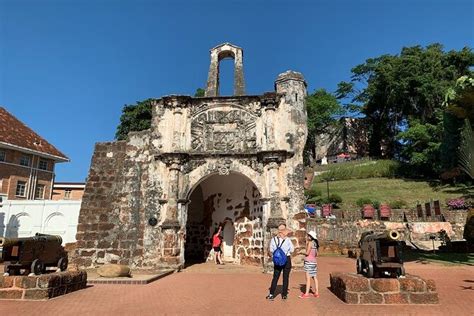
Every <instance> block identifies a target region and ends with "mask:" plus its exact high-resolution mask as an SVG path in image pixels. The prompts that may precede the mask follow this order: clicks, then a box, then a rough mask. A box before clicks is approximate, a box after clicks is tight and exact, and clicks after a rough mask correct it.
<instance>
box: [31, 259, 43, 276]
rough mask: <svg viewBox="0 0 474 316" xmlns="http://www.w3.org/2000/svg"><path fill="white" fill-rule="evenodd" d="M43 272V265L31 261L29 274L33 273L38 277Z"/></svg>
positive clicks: (36, 260) (38, 261)
mask: <svg viewBox="0 0 474 316" xmlns="http://www.w3.org/2000/svg"><path fill="white" fill-rule="evenodd" d="M43 270H44V264H43V262H41V261H40V260H39V259H35V260H33V262H32V263H31V273H34V274H36V275H40V274H41V273H43Z"/></svg>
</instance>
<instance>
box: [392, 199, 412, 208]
mask: <svg viewBox="0 0 474 316" xmlns="http://www.w3.org/2000/svg"><path fill="white" fill-rule="evenodd" d="M388 205H389V206H390V207H391V208H394V209H402V208H405V207H406V206H407V205H408V203H407V202H406V201H404V200H395V201H390V202H389V203H388Z"/></svg>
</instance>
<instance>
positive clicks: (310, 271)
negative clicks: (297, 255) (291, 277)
mask: <svg viewBox="0 0 474 316" xmlns="http://www.w3.org/2000/svg"><path fill="white" fill-rule="evenodd" d="M306 240H307V241H306V257H305V258H304V271H305V272H306V292H305V293H302V294H301V295H300V296H299V297H300V298H310V297H312V296H313V295H314V297H319V290H318V279H317V278H316V274H317V272H318V264H317V262H316V257H317V256H318V248H319V242H318V239H317V236H316V232H314V231H310V232H308V235H307V236H306ZM311 278H312V279H313V280H314V294H313V295H311V294H309V292H310V289H311Z"/></svg>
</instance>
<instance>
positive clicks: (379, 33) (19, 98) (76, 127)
mask: <svg viewBox="0 0 474 316" xmlns="http://www.w3.org/2000/svg"><path fill="white" fill-rule="evenodd" d="M473 16H474V1H470V0H445V1H437V0H398V1H384V0H360V1H355V0H347V1H342V0H308V1H298V0H288V1H257V0H248V1H223V0H221V1H205V0H202V1H191V0H190V1H151V0H149V1H144V0H136V1H111V0H95V1H90V0H81V1H80V0H74V1H73V0H63V1H59V0H56V1H46V0H45V1H39V0H37V1H22V0H16V1H6V0H0V105H2V106H4V107H5V108H6V109H7V110H8V111H10V112H11V113H13V114H14V115H15V116H16V117H18V118H19V119H20V120H21V121H23V122H25V123H26V124H27V125H28V126H30V127H31V128H33V129H34V130H35V131H37V132H38V133H39V134H40V135H41V136H43V137H45V138H46V139H47V140H48V141H50V142H51V143H52V144H54V145H55V146H56V147H57V148H58V149H60V150H61V151H62V152H64V153H65V154H66V155H67V156H68V157H69V158H70V159H71V162H70V163H63V164H60V165H58V167H57V170H56V171H57V177H56V179H57V180H58V181H84V180H85V178H86V176H87V173H88V170H89V164H90V159H91V157H92V152H93V148H94V143H95V142H100V141H111V140H113V138H114V134H115V129H116V126H117V124H118V122H119V118H120V113H121V109H122V107H123V105H124V104H130V103H135V102H136V101H138V100H143V99H146V98H149V97H156V98H158V97H160V96H163V95H166V94H193V93H194V91H195V90H196V88H198V87H204V86H205V83H206V79H207V71H208V67H209V49H210V48H211V47H213V46H215V45H217V44H220V43H222V42H231V43H234V44H236V45H238V46H241V47H242V48H243V49H244V73H245V79H246V88H247V93H248V94H260V93H263V92H264V91H271V90H273V82H274V80H275V78H276V77H277V75H278V74H279V73H281V72H284V71H286V70H288V69H292V70H296V71H300V72H302V73H303V74H304V76H305V78H306V80H307V82H308V90H309V91H310V92H311V91H313V90H315V89H317V88H326V89H328V90H329V91H334V90H335V89H336V86H337V83H338V82H339V81H341V80H348V79H349V76H350V69H351V68H352V67H353V66H355V65H357V64H359V63H362V62H364V60H365V59H367V58H369V57H376V56H379V55H381V54H385V53H391V54H395V53H398V52H399V51H400V49H401V48H402V47H403V46H411V45H416V44H420V45H427V44H430V43H433V42H440V43H442V44H443V45H444V46H445V49H446V50H451V49H456V50H458V49H461V48H462V47H464V46H469V47H471V48H472V47H473V41H474V24H473V23H474V22H473V18H472V17H473ZM222 75H223V83H222V86H223V87H222V89H223V93H224V94H226V93H227V94H229V93H230V91H231V84H230V82H229V79H230V76H231V68H230V63H228V62H227V63H224V65H223V74H222Z"/></svg>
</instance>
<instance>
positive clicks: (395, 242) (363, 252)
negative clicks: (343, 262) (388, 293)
mask: <svg viewBox="0 0 474 316" xmlns="http://www.w3.org/2000/svg"><path fill="white" fill-rule="evenodd" d="M359 247H360V256H359V258H357V273H359V274H363V275H365V276H366V277H368V278H379V277H387V276H388V277H400V276H404V275H405V268H404V267H403V260H402V242H401V241H400V234H399V233H398V232H397V231H396V230H390V231H386V232H383V233H375V232H373V231H369V232H365V233H363V234H362V236H361V238H360V241H359Z"/></svg>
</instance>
